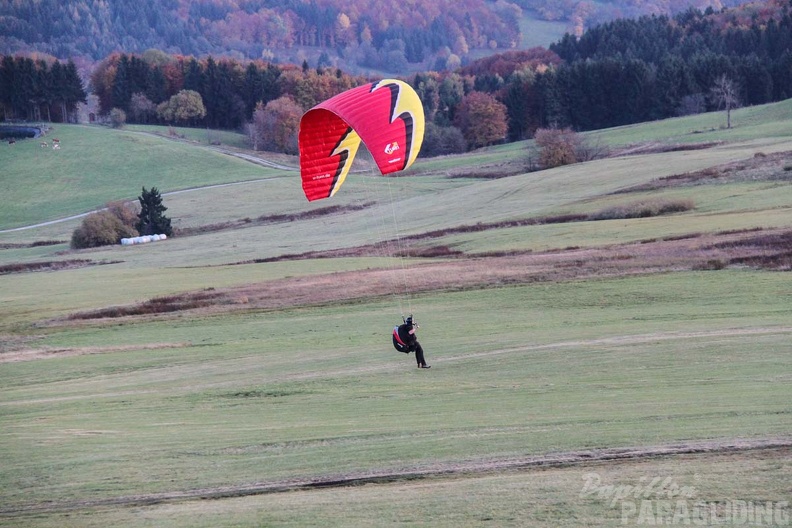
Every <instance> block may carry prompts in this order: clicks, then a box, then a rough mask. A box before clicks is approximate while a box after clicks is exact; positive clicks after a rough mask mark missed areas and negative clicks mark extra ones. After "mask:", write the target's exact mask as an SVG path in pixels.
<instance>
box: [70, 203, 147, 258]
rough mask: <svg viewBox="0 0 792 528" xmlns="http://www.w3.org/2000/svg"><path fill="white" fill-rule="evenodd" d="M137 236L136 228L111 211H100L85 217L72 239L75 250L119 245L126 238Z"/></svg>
mask: <svg viewBox="0 0 792 528" xmlns="http://www.w3.org/2000/svg"><path fill="white" fill-rule="evenodd" d="M132 236H137V232H136V231H135V229H134V228H132V227H130V226H127V225H124V223H123V222H122V221H121V220H120V219H119V218H118V217H117V216H116V215H114V214H113V213H111V212H110V211H99V212H98V213H91V214H89V215H88V216H86V217H85V220H83V222H82V224H80V227H78V228H77V229H75V230H74V232H73V233H72V238H71V247H72V248H73V249H83V248H90V247H99V246H108V245H111V244H118V242H119V241H120V240H121V239H122V238H124V237H132Z"/></svg>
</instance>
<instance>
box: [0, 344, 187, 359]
mask: <svg viewBox="0 0 792 528" xmlns="http://www.w3.org/2000/svg"><path fill="white" fill-rule="evenodd" d="M188 346H191V345H190V343H148V344H145V345H117V346H105V347H65V348H63V347H47V346H44V347H35V348H34V347H21V348H18V349H16V350H14V349H10V350H7V351H2V350H0V363H16V362H18V361H34V360H37V359H48V358H54V357H59V358H62V357H69V356H83V355H86V354H102V353H106V352H125V351H132V350H162V349H166V348H184V347H188Z"/></svg>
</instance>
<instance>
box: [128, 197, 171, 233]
mask: <svg viewBox="0 0 792 528" xmlns="http://www.w3.org/2000/svg"><path fill="white" fill-rule="evenodd" d="M138 201H139V202H140V212H139V213H138V222H137V224H136V225H135V229H137V230H138V233H140V234H141V236H144V235H163V234H164V235H168V236H171V235H172V234H173V229H172V228H171V220H170V218H168V217H167V216H165V215H164V214H163V213H165V211H167V210H168V208H167V207H165V206H164V205H163V204H162V196H161V195H160V193H159V191H158V190H157V188H156V187H152V188H151V190H148V191H147V190H146V188H145V187H143V193H142V194H141V195H140V196H139V197H138Z"/></svg>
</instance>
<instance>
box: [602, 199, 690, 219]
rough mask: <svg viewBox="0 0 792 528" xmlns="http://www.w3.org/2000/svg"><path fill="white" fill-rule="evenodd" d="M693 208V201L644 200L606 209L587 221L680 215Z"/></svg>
mask: <svg viewBox="0 0 792 528" xmlns="http://www.w3.org/2000/svg"><path fill="white" fill-rule="evenodd" d="M693 208H695V204H694V202H693V200H646V201H638V202H632V203H629V204H626V205H619V206H616V207H608V208H607V209H602V210H600V211H597V212H596V213H592V214H590V215H589V217H588V219H589V220H617V219H621V218H648V217H650V216H660V215H664V214H672V213H682V212H685V211H690V210H691V209H693Z"/></svg>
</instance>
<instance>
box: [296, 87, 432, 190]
mask: <svg viewBox="0 0 792 528" xmlns="http://www.w3.org/2000/svg"><path fill="white" fill-rule="evenodd" d="M423 136H424V112H423V106H422V105H421V100H420V99H419V98H418V94H416V93H415V90H413V89H412V87H411V86H410V85H409V84H407V83H405V82H403V81H399V80H396V79H384V80H382V81H379V82H376V83H369V84H365V85H363V86H358V87H357V88H352V89H351V90H347V91H345V92H342V93H340V94H338V95H336V96H335V97H332V98H330V99H328V100H327V101H324V102H322V103H320V104H318V105H316V106H315V107H313V108H311V109H310V110H308V111H307V112H306V113H305V114H304V115H303V116H302V119H301V120H300V134H299V143H300V173H301V176H302V186H303V191H305V197H306V198H308V200H309V201H313V200H320V199H322V198H329V197H330V196H333V195H334V194H335V193H336V191H337V190H338V189H339V188H340V187H341V185H342V184H343V183H344V180H345V179H346V175H347V173H348V172H349V168H350V167H351V165H352V161H353V160H354V159H355V154H357V151H358V147H359V146H360V142H361V141H362V142H363V143H364V144H365V145H366V148H368V150H369V151H370V152H371V155H372V156H373V158H374V162H375V163H376V164H377V167H378V168H379V170H380V172H381V173H382V174H389V173H392V172H396V171H400V170H404V169H406V168H407V167H409V166H410V165H412V163H413V162H414V161H415V158H417V157H418V152H419V151H420V150H421V144H422V143H423Z"/></svg>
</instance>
